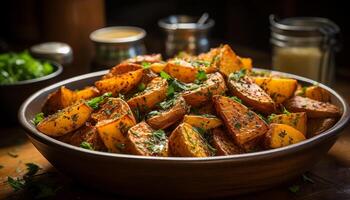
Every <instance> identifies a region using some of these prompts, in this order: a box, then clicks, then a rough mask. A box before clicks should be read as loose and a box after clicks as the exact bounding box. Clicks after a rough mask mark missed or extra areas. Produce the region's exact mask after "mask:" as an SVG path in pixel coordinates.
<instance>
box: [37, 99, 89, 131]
mask: <svg viewBox="0 0 350 200" xmlns="http://www.w3.org/2000/svg"><path fill="white" fill-rule="evenodd" d="M92 111H93V109H92V108H91V107H90V106H88V105H86V103H85V102H84V101H79V102H77V103H75V104H73V105H71V106H68V107H66V108H64V109H63V110H60V111H58V112H57V113H55V114H53V115H49V116H48V117H46V118H45V119H44V120H42V121H41V122H40V123H39V124H38V125H37V129H38V130H39V131H40V132H43V133H45V134H46V135H49V136H52V137H59V136H62V135H65V134H67V133H69V132H72V131H74V130H77V129H78V128H80V127H81V126H82V125H84V124H85V122H86V121H87V120H88V119H89V118H90V115H91V113H92Z"/></svg>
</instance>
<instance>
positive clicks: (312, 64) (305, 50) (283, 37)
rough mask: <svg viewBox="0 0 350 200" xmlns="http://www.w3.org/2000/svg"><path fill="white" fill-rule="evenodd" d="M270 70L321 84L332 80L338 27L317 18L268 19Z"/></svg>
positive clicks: (329, 82) (272, 16)
mask: <svg viewBox="0 0 350 200" xmlns="http://www.w3.org/2000/svg"><path fill="white" fill-rule="evenodd" d="M270 25H271V26H270V28H271V39H270V42H271V44H272V67H273V69H274V70H277V71H283V72H288V73H293V74H296V75H300V76H304V77H307V78H310V79H313V80H315V81H318V82H322V83H325V84H331V83H332V81H333V77H334V53H335V51H336V50H337V49H338V46H337V39H336V37H337V35H338V34H339V32H340V29H339V27H338V26H337V25H336V24H335V23H334V22H332V21H330V20H328V19H325V18H317V17H294V18H286V19H282V20H278V19H276V18H275V16H274V15H271V16H270Z"/></svg>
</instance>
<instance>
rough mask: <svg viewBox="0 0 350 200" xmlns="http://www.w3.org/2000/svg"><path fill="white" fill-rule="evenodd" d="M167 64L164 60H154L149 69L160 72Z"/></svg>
mask: <svg viewBox="0 0 350 200" xmlns="http://www.w3.org/2000/svg"><path fill="white" fill-rule="evenodd" d="M166 66H167V63H165V62H156V63H152V64H151V67H150V69H151V70H152V71H153V72H155V73H158V74H159V73H160V72H161V71H163V70H164V68H165V67H166Z"/></svg>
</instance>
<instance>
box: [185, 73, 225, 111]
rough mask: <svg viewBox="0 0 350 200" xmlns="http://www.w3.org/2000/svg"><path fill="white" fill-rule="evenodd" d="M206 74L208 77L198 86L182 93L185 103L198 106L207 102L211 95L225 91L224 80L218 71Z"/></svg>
mask: <svg viewBox="0 0 350 200" xmlns="http://www.w3.org/2000/svg"><path fill="white" fill-rule="evenodd" d="M207 76H208V79H207V80H206V81H205V82H204V83H203V84H202V85H201V86H200V87H199V88H197V89H194V90H189V91H185V92H183V93H182V96H183V97H184V99H185V100H186V103H187V104H189V105H191V106H193V107H198V106H200V105H203V104H205V103H207V102H209V101H210V100H211V97H212V96H213V95H221V94H224V93H225V92H226V90H227V88H226V85H225V80H224V78H223V77H222V75H221V74H220V73H218V72H216V73H213V74H208V75H207Z"/></svg>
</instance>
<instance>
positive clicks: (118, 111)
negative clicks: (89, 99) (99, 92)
mask: <svg viewBox="0 0 350 200" xmlns="http://www.w3.org/2000/svg"><path fill="white" fill-rule="evenodd" d="M123 115H128V116H129V117H130V119H131V120H133V121H134V123H135V124H136V120H135V117H134V115H133V113H132V111H131V109H130V107H129V105H128V104H127V103H126V102H125V101H124V100H122V99H120V98H108V99H107V100H106V101H105V103H104V104H102V105H101V106H100V108H99V109H98V110H97V111H96V112H94V113H92V114H91V118H92V119H93V120H95V121H96V122H99V121H103V120H107V119H114V118H119V117H120V116H123Z"/></svg>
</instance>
